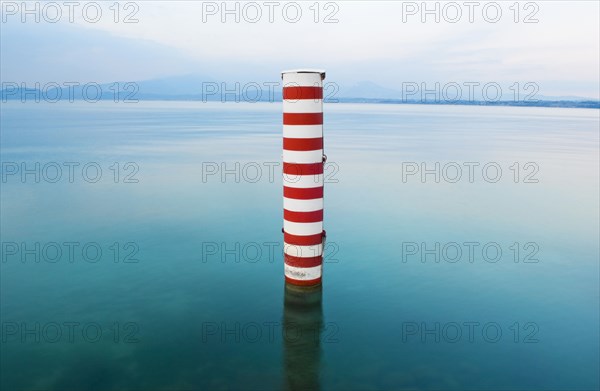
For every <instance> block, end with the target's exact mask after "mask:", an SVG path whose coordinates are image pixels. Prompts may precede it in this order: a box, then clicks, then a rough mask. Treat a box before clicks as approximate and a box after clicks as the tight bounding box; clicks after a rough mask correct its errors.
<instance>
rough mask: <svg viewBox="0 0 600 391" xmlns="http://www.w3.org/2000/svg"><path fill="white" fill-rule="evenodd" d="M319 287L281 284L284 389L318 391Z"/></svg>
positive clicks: (320, 296) (320, 311)
mask: <svg viewBox="0 0 600 391" xmlns="http://www.w3.org/2000/svg"><path fill="white" fill-rule="evenodd" d="M321 303H322V288H321V286H320V285H319V286H317V287H312V288H306V287H297V286H294V285H290V284H287V283H286V284H285V292H284V301H283V346H284V368H285V379H286V388H287V389H288V390H319V389H320V384H319V373H320V365H321V342H320V340H321V332H322V331H323V307H322V304H321Z"/></svg>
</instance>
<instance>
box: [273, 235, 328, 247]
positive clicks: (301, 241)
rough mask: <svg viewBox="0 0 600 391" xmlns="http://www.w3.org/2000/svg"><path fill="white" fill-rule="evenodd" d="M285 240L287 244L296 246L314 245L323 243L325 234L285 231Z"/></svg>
mask: <svg viewBox="0 0 600 391" xmlns="http://www.w3.org/2000/svg"><path fill="white" fill-rule="evenodd" d="M283 241H284V242H285V243H287V244H295V245H296V246H314V245H315V244H321V243H323V234H316V235H305V236H303V235H292V234H288V233H287V232H285V231H284V232H283Z"/></svg>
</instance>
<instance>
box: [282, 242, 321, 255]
mask: <svg viewBox="0 0 600 391" xmlns="http://www.w3.org/2000/svg"><path fill="white" fill-rule="evenodd" d="M283 252H284V253H286V254H287V255H291V256H293V257H298V258H312V257H318V256H320V255H323V245H322V244H313V245H312V246H299V245H297V244H288V243H283Z"/></svg>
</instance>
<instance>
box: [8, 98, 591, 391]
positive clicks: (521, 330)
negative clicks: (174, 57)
mask: <svg viewBox="0 0 600 391" xmlns="http://www.w3.org/2000/svg"><path fill="white" fill-rule="evenodd" d="M280 124H281V104H278V103H273V104H266V103H265V104H262V103H261V104H235V103H227V104H221V103H205V104H203V103H200V102H141V103H137V104H125V103H107V102H101V103H96V104H90V103H83V102H82V103H71V104H69V103H61V104H21V103H18V102H9V103H6V104H2V116H1V128H2V129H1V130H2V133H1V136H2V139H1V152H2V183H1V186H2V191H1V196H2V202H1V208H0V211H1V214H2V219H1V226H0V228H1V233H2V264H1V272H2V273H1V277H0V279H1V280H0V282H1V288H0V294H1V296H0V300H1V317H2V349H1V364H0V372H1V379H2V380H1V384H0V386H1V388H2V389H6V390H21V389H22V390H28V389H35V390H83V389H96V390H118V389H135V390H173V389H178V390H192V389H210V390H216V389H261V390H262V389H282V388H283V389H285V388H289V389H319V388H321V389H327V390H371V389H372V390H379V389H388V390H391V389H394V390H397V389H423V390H464V389H473V390H565V389H569V390H591V389H598V387H600V384H599V380H598V379H599V376H598V368H599V365H600V362H599V343H600V341H599V332H598V330H599V288H598V286H599V258H600V256H599V239H598V238H599V236H600V232H599V203H598V199H599V197H600V195H599V168H598V167H599V129H600V117H599V111H598V110H586V109H556V108H510V107H475V106H454V107H453V106H420V105H366V104H365V105H362V104H326V105H325V137H326V139H325V148H326V151H325V152H326V154H327V156H328V165H327V167H326V184H325V193H326V195H325V229H326V230H327V247H326V253H325V254H326V255H325V256H326V258H325V264H324V282H323V287H322V290H316V291H312V292H308V293H305V292H297V291H295V290H293V289H289V288H286V287H285V286H284V282H283V259H282V258H283V257H282V243H281V242H282V239H283V238H282V233H281V227H282V183H281V182H282V181H281V177H280V176H281V174H280V173H281V163H280V160H281V125H280ZM36 164H37V165H36ZM25 170H28V171H25ZM423 173H425V174H424V175H422V174H423Z"/></svg>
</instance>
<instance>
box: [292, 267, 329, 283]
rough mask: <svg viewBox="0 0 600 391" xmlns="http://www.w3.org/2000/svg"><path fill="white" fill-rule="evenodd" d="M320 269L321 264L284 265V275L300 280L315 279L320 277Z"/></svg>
mask: <svg viewBox="0 0 600 391" xmlns="http://www.w3.org/2000/svg"><path fill="white" fill-rule="evenodd" d="M321 269H323V266H315V267H294V266H289V265H284V273H285V276H286V277H289V278H293V279H294V280H301V281H308V280H315V279H317V278H319V277H321V273H322V272H321Z"/></svg>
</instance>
